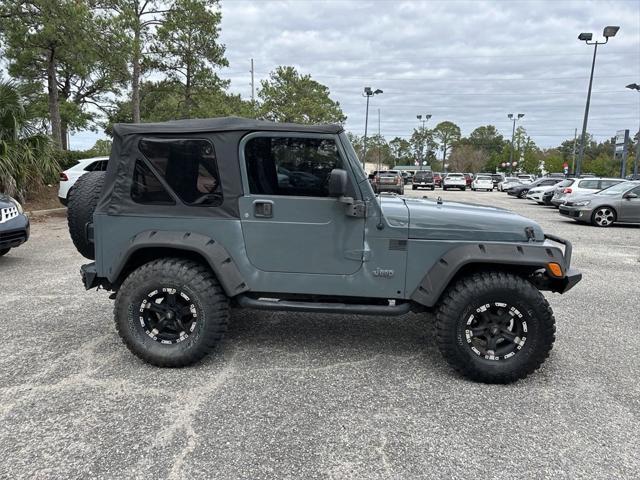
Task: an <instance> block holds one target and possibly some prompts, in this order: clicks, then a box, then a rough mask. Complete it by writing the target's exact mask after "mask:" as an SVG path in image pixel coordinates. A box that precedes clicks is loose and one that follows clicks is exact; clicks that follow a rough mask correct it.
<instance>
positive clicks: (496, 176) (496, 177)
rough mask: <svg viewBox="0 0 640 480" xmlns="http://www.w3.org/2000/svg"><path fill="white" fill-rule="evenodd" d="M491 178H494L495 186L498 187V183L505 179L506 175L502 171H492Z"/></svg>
mask: <svg viewBox="0 0 640 480" xmlns="http://www.w3.org/2000/svg"><path fill="white" fill-rule="evenodd" d="M491 178H492V179H493V188H498V184H499V183H500V182H502V181H503V180H504V175H503V174H502V173H492V174H491Z"/></svg>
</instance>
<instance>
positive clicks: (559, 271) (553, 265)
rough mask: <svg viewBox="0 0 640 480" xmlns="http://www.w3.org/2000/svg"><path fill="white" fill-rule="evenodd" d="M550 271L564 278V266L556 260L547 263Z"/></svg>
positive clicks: (555, 275)
mask: <svg viewBox="0 0 640 480" xmlns="http://www.w3.org/2000/svg"><path fill="white" fill-rule="evenodd" d="M547 269H548V270H549V273H551V275H553V276H554V277H557V278H562V267H561V266H560V265H558V264H557V263H555V262H551V263H547Z"/></svg>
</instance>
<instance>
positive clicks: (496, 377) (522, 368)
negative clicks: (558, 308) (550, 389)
mask: <svg viewBox="0 0 640 480" xmlns="http://www.w3.org/2000/svg"><path fill="white" fill-rule="evenodd" d="M436 319H437V320H436V333H437V342H438V347H439V349H440V352H441V353H442V355H443V356H444V358H445V359H446V361H447V362H448V363H449V365H451V366H452V367H453V368H454V369H455V370H457V371H458V372H460V373H461V374H462V375H464V376H465V377H467V378H469V379H471V380H474V381H478V382H485V383H511V382H515V381H517V380H520V379H522V378H525V377H526V376H527V375H529V374H530V373H533V372H534V371H535V370H537V369H538V368H540V366H541V365H542V363H543V362H544V361H545V359H546V358H547V357H548V356H549V352H550V351H551V349H552V348H553V342H554V341H555V319H554V317H553V312H552V310H551V307H550V306H549V304H548V303H547V301H546V299H545V298H544V296H543V295H542V294H541V293H540V291H538V289H536V288H535V287H534V286H533V285H532V284H531V283H530V282H528V281H527V280H525V279H523V278H522V277H519V276H517V275H513V274H510V273H504V272H489V273H478V274H475V275H472V276H468V277H464V278H462V279H460V280H458V281H457V282H456V283H455V284H454V285H453V286H451V287H450V288H449V289H448V291H447V292H446V293H445V294H444V297H443V300H442V301H441V303H440V306H439V307H438V312H437V316H436Z"/></svg>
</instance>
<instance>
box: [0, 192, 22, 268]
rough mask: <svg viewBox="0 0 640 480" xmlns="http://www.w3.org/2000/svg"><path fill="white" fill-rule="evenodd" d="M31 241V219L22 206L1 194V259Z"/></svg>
mask: <svg viewBox="0 0 640 480" xmlns="http://www.w3.org/2000/svg"><path fill="white" fill-rule="evenodd" d="M28 239H29V218H28V217H27V216H26V215H25V214H24V211H23V210H22V205H20V203H19V202H18V201H17V200H15V199H14V198H11V197H10V196H8V195H3V194H2V193H0V257H2V256H3V255H6V254H7V253H9V250H11V249H12V248H16V247H18V246H20V245H22V244H23V243H24V242H26V241H27V240H28Z"/></svg>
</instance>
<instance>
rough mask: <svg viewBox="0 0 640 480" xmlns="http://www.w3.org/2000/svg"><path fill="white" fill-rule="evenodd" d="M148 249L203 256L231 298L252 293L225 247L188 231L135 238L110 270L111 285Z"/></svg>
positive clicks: (151, 232)
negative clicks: (133, 258)
mask: <svg viewBox="0 0 640 480" xmlns="http://www.w3.org/2000/svg"><path fill="white" fill-rule="evenodd" d="M149 248H171V249H173V250H184V251H189V252H194V253H197V254H199V255H201V256H202V257H203V258H204V259H205V260H206V261H207V263H208V264H209V266H210V267H211V269H212V270H213V272H214V273H215V275H216V277H217V279H218V281H219V282H220V285H221V286H222V288H223V289H224V291H225V293H226V294H227V296H229V297H233V296H235V295H238V294H240V293H243V292H246V291H248V290H249V287H248V285H247V283H246V281H245V280H244V278H243V276H242V274H241V273H240V270H239V269H238V267H237V266H236V264H235V262H234V260H233V258H232V257H231V255H229V252H228V251H227V249H226V248H224V246H222V245H221V244H220V243H218V242H216V241H215V240H214V239H213V238H210V237H207V236H205V235H201V234H199V233H194V232H186V231H182V232H180V231H166V230H145V231H143V232H140V233H138V234H136V235H135V236H133V237H132V238H131V240H130V242H129V248H128V249H127V250H126V252H125V253H124V254H122V257H121V259H120V261H118V262H117V264H116V265H115V266H114V267H113V268H110V269H109V272H108V279H109V281H110V282H111V283H112V284H113V283H115V281H116V280H117V279H118V277H119V276H120V274H121V273H122V271H123V270H124V269H125V267H126V265H127V263H128V262H129V260H130V259H131V257H132V256H133V255H134V254H135V253H136V252H138V251H140V250H145V249H149Z"/></svg>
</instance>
